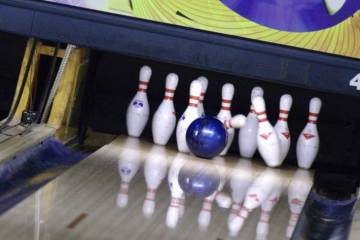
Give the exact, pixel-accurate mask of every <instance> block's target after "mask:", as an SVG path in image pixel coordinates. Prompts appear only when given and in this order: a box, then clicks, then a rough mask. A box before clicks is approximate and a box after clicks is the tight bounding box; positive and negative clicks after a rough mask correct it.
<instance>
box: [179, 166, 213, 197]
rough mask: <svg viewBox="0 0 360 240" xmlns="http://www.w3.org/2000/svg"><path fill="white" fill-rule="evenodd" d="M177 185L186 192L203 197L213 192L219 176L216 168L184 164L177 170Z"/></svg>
mask: <svg viewBox="0 0 360 240" xmlns="http://www.w3.org/2000/svg"><path fill="white" fill-rule="evenodd" d="M178 180H179V185H180V187H181V189H182V190H183V191H184V192H185V193H186V194H187V195H192V196H196V197H200V198H205V197H208V196H210V195H211V194H213V193H214V192H215V191H216V190H217V189H218V187H219V184H220V176H219V173H218V172H217V170H216V169H209V168H208V167H204V166H203V165H201V166H192V167H186V165H185V166H184V167H183V168H182V169H181V170H180V172H179V178H178Z"/></svg>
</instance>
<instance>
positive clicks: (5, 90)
mask: <svg viewBox="0 0 360 240" xmlns="http://www.w3.org/2000/svg"><path fill="white" fill-rule="evenodd" d="M26 40H27V39H26V38H24V37H19V36H17V35H13V34H8V33H2V32H0V119H3V118H5V117H6V115H7V114H8V112H9V109H10V107H11V103H12V99H13V95H14V92H15V88H16V84H17V80H18V75H19V71H20V67H21V62H22V58H23V55H24V50H25V46H26Z"/></svg>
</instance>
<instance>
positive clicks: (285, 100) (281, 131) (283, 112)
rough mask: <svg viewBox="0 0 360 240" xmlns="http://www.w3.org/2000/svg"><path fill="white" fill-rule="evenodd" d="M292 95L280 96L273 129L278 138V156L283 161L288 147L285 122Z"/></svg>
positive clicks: (288, 138) (288, 136)
mask: <svg viewBox="0 0 360 240" xmlns="http://www.w3.org/2000/svg"><path fill="white" fill-rule="evenodd" d="M292 102H293V100H292V97H291V95H289V94H284V95H282V96H281V98H280V112H279V119H278V121H277V122H276V124H275V127H274V128H275V131H276V133H277V135H278V137H279V140H280V150H281V151H280V156H281V162H283V161H284V160H285V158H286V156H287V154H288V152H289V149H290V142H291V140H290V131H289V127H288V123H287V119H288V116H289V112H290V109H291V106H292Z"/></svg>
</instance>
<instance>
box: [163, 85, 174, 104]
mask: <svg viewBox="0 0 360 240" xmlns="http://www.w3.org/2000/svg"><path fill="white" fill-rule="evenodd" d="M174 93H175V89H170V88H166V89H165V96H164V100H169V101H172V100H173V99H174Z"/></svg>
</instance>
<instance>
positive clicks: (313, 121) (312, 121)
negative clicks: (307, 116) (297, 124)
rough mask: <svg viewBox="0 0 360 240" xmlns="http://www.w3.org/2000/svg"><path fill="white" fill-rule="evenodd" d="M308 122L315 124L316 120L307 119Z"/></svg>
mask: <svg viewBox="0 0 360 240" xmlns="http://www.w3.org/2000/svg"><path fill="white" fill-rule="evenodd" d="M308 123H313V124H316V123H317V121H316V120H309V121H308Z"/></svg>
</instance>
